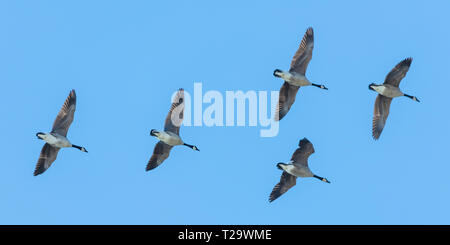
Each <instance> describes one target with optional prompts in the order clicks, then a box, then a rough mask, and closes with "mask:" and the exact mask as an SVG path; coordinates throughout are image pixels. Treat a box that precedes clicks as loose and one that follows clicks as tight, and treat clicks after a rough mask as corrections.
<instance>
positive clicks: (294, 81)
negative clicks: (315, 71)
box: [273, 27, 328, 121]
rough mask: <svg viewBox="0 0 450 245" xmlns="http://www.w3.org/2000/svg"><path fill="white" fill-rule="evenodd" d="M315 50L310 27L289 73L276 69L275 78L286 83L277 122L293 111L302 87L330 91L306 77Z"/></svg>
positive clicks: (279, 101)
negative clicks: (298, 92) (293, 105)
mask: <svg viewBox="0 0 450 245" xmlns="http://www.w3.org/2000/svg"><path fill="white" fill-rule="evenodd" d="M313 48H314V32H313V29H312V28H311V27H309V28H308V29H307V30H306V33H305V35H304V36H303V39H302V42H301V43H300V47H299V48H298V50H297V52H296V53H295V55H294V57H293V58H292V61H291V67H290V69H289V71H288V72H285V71H282V70H279V69H276V70H275V71H274V72H273V75H274V76H275V77H279V78H281V79H283V80H284V83H283V85H282V86H281V89H280V95H279V100H278V107H277V111H276V114H275V115H276V116H275V120H277V121H278V120H281V119H282V118H283V117H284V116H286V114H287V113H288V112H289V110H290V109H291V106H292V104H294V101H295V97H296V95H297V91H298V89H299V88H300V87H302V86H310V85H312V86H315V87H318V88H321V89H328V88H326V87H325V86H324V85H319V84H315V83H312V82H310V81H309V80H308V79H307V78H306V76H305V72H306V68H307V67H308V64H309V61H310V60H311V58H312V51H313Z"/></svg>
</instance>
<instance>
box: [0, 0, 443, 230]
mask: <svg viewBox="0 0 450 245" xmlns="http://www.w3.org/2000/svg"><path fill="white" fill-rule="evenodd" d="M449 8H450V3H449V2H448V1H432V2H426V3H425V2H423V1H373V2H366V1H364V2H361V1H339V2H335V1H280V2H277V3H274V2H269V1H246V2H242V1H221V2H219V1H192V2H191V1H189V2H188V1H164V2H161V1H157V2H156V1H155V2H150V1H94V2H93V1H77V2H67V1H65V2H61V1H33V2H31V1H2V2H0V32H1V34H2V38H1V39H0V54H1V58H0V81H1V84H2V89H1V90H0V113H1V114H2V115H3V116H2V120H1V121H0V129H1V131H2V136H3V139H2V141H1V143H0V144H1V149H2V156H3V159H2V161H1V165H2V170H3V171H1V172H0V194H1V196H2V201H1V202H0V224H449V223H450V222H449V220H450V214H449V212H448V206H449V205H450V195H449V194H450V178H449V177H448V173H449V171H450V165H449V164H448V163H449V162H448V156H447V153H448V138H449V137H450V133H449V130H448V125H450V117H449V116H448V105H449V104H448V101H447V100H446V98H447V97H448V91H449V89H450V86H449V82H448V81H449V79H450V75H449V72H448V71H449V67H450V66H449V65H450V62H449V61H448V54H449V52H450V47H449V45H448V44H449V43H450V33H449V30H448V23H450V16H449V15H448V10H449ZM309 26H312V27H313V28H314V32H315V48H314V52H313V59H312V60H311V62H310V65H309V67H308V70H307V76H308V77H309V78H310V80H312V81H314V82H317V83H323V84H325V85H326V86H327V87H328V88H329V90H328V91H324V90H320V89H317V88H313V87H306V88H301V89H300V92H299V93H298V95H297V100H296V102H295V104H294V106H293V107H292V109H291V111H290V112H289V114H288V115H287V116H286V117H285V118H284V119H283V120H282V121H281V125H280V132H279V135H278V136H277V137H274V138H260V137H259V130H260V128H259V127H183V128H181V136H182V137H183V138H184V139H185V140H186V142H188V143H191V144H195V145H197V146H198V147H199V148H200V149H201V151H200V152H196V151H192V150H191V149H189V148H187V147H175V148H174V149H173V150H172V152H171V156H170V157H169V158H168V159H167V160H166V161H165V162H164V163H163V165H161V166H160V167H158V168H157V169H155V170H154V171H151V172H145V166H146V164H147V161H148V160H149V158H150V156H151V153H152V151H153V147H154V145H155V144H156V142H157V140H156V139H155V138H153V137H150V136H149V131H150V129H152V128H162V127H163V122H164V119H165V117H166V114H167V111H168V109H169V107H170V96H171V95H172V93H173V92H174V91H175V90H176V89H178V88H180V87H183V88H184V89H185V90H186V91H188V92H190V93H193V85H194V82H202V83H203V90H204V91H208V90H217V91H220V92H222V93H225V91H228V90H229V91H236V90H242V91H249V90H255V91H260V90H264V91H273V90H278V89H279V88H280V86H281V84H282V81H280V80H279V79H277V78H275V77H273V75H272V72H273V70H274V69H276V68H279V69H284V70H287V69H288V68H289V64H290V61H291V58H292V56H293V55H294V53H295V51H296V50H297V48H298V45H299V43H300V40H301V38H302V36H303V34H304V32H305V30H306V28H307V27H309ZM410 56H411V57H413V62H412V65H411V68H410V70H409V72H408V74H407V75H406V77H405V78H404V80H403V81H402V83H401V84H400V87H401V89H402V90H403V91H404V92H406V93H408V94H412V95H416V96H417V97H418V98H419V99H420V100H421V103H416V102H414V101H412V100H410V99H408V98H397V99H394V101H393V103H392V105H391V114H390V115H389V118H388V121H387V123H386V127H385V129H384V131H383V133H382V135H381V138H380V140H379V141H374V140H373V139H372V138H371V123H372V113H373V104H374V101H375V98H376V94H375V93H374V92H373V91H370V90H369V89H368V87H367V86H368V84H369V83H371V82H375V83H381V82H383V80H384V78H385V76H386V74H387V73H388V72H389V71H390V70H391V69H392V67H394V66H395V65H396V64H397V63H398V62H400V61H401V60H402V59H404V58H406V57H410ZM70 89H75V90H76V92H77V97H78V98H77V99H78V100H77V111H76V113H75V121H74V122H73V124H72V126H71V128H70V130H69V133H68V137H69V139H70V140H71V141H72V142H73V143H74V144H78V145H82V146H85V147H86V148H87V150H88V151H89V153H88V154H85V153H82V152H80V151H78V150H76V149H63V150H61V151H60V153H59V155H58V158H57V160H56V161H55V162H54V163H53V165H52V167H51V168H50V169H49V170H48V171H47V172H45V173H44V174H43V175H40V176H37V177H34V176H33V170H34V167H35V164H36V162H37V159H38V157H39V152H40V150H41V148H42V145H43V142H42V141H40V140H38V139H37V138H36V136H35V134H36V132H40V131H44V132H48V131H50V130H51V125H52V123H53V120H54V118H55V117H56V115H57V113H58V110H59V109H60V107H61V106H62V104H63V102H64V100H65V98H66V97H67V95H68V94H69V92H70ZM207 106H208V105H207V104H204V105H203V108H204V109H205V108H206V107H207ZM303 137H307V138H308V139H309V140H310V141H311V142H312V143H313V144H314V147H315V149H316V153H315V154H313V155H312V156H311V157H310V159H309V163H310V167H311V169H312V171H313V172H315V173H316V174H317V175H320V176H324V177H327V178H328V179H329V180H330V181H331V182H332V183H331V184H325V183H322V182H320V181H318V180H316V179H299V180H298V181H297V186H295V187H293V188H292V189H291V190H289V191H288V192H287V193H286V194H285V195H283V196H282V197H280V198H279V199H277V200H276V201H274V202H273V203H269V202H268V196H269V194H270V192H271V190H272V188H273V186H274V185H275V184H276V183H277V182H278V181H279V178H280V175H281V171H280V170H278V169H277V168H276V163H277V162H286V161H288V160H289V159H290V157H291V154H292V153H293V151H294V150H295V149H296V147H297V143H298V141H299V140H300V139H301V138H303Z"/></svg>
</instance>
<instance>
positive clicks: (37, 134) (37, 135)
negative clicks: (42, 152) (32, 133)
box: [36, 132, 44, 140]
mask: <svg viewBox="0 0 450 245" xmlns="http://www.w3.org/2000/svg"><path fill="white" fill-rule="evenodd" d="M40 134H44V133H41V132H39V133H36V137H37V138H38V139H40V140H41V139H42V138H41V137H39V135H40Z"/></svg>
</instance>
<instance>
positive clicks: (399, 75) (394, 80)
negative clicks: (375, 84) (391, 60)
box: [384, 58, 412, 87]
mask: <svg viewBox="0 0 450 245" xmlns="http://www.w3.org/2000/svg"><path fill="white" fill-rule="evenodd" d="M411 62H412V58H406V59H404V60H402V61H401V62H400V63H398V64H397V65H396V66H395V67H394V68H393V69H392V70H391V71H390V72H389V73H388V74H387V76H386V79H385V80H384V83H385V84H390V85H392V86H395V87H398V85H399V84H400V81H401V80H402V79H403V78H404V77H405V76H406V73H407V72H408V70H409V67H410V66H411Z"/></svg>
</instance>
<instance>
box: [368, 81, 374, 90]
mask: <svg viewBox="0 0 450 245" xmlns="http://www.w3.org/2000/svg"><path fill="white" fill-rule="evenodd" d="M372 85H375V84H374V83H371V84H369V89H370V90H373V91H375V89H373V88H372V87H371V86H372Z"/></svg>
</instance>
